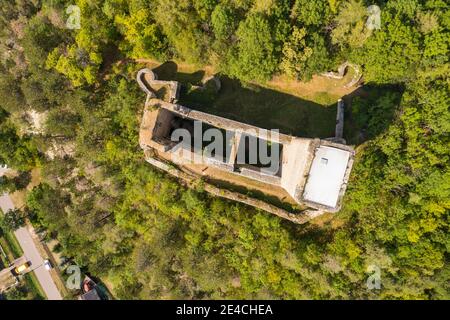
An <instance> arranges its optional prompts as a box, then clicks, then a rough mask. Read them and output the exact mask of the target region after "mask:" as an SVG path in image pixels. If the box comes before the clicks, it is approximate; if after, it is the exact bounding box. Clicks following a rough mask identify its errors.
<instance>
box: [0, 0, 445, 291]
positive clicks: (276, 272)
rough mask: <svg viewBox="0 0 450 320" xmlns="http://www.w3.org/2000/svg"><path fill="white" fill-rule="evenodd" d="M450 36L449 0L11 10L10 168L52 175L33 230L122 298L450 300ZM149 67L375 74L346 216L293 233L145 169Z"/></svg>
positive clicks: (16, 6)
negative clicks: (373, 14)
mask: <svg viewBox="0 0 450 320" xmlns="http://www.w3.org/2000/svg"><path fill="white" fill-rule="evenodd" d="M73 4H76V5H77V6H78V8H79V9H80V11H79V12H80V28H79V29H76V28H75V29H71V28H67V25H66V21H67V19H69V18H70V15H71V14H68V13H67V11H66V9H67V7H68V6H69V5H73ZM372 4H377V5H378V6H379V7H380V9H381V25H380V28H375V29H373V28H369V27H368V25H367V23H366V22H367V19H368V17H369V15H370V13H369V12H368V10H367V7H368V6H369V5H372ZM72 14H73V13H72ZM75 14H76V12H75ZM72 18H73V17H72ZM449 28H450V10H449V3H448V1H445V0H386V1H382V0H379V1H370V2H369V1H363V0H295V1H294V0H178V1H168V0H155V1H146V0H70V1H66V0H2V5H1V7H0V44H1V46H0V59H1V60H0V61H1V64H0V107H1V108H0V135H1V139H0V141H1V142H0V160H1V162H2V163H7V164H8V165H10V166H11V167H14V168H16V169H18V170H21V171H27V170H32V169H33V168H39V169H40V171H41V174H42V182H41V184H39V185H38V186H36V187H35V188H34V189H33V190H32V191H30V192H29V193H28V195H27V210H28V212H29V213H30V215H29V218H30V219H31V220H32V222H33V223H34V224H36V225H39V226H43V227H45V228H47V229H48V230H49V231H50V233H51V234H53V235H54V236H55V237H56V238H57V239H58V241H59V242H60V243H61V245H62V247H63V252H64V254H65V255H66V256H69V257H71V258H72V259H73V260H74V261H75V262H76V263H77V264H78V265H80V266H82V267H83V268H84V269H85V270H86V272H88V273H90V274H93V275H95V276H96V277H98V278H100V279H102V280H103V281H105V282H107V283H108V285H109V287H110V289H111V290H112V293H113V295H114V296H115V297H117V298H127V299H161V298H189V299H207V298H221V299H226V298H236V299H240V298H258V299H266V298H275V299H350V298H357V299H360V298H370V299H449V298H450V295H449V293H450V288H449V284H450V267H449V263H448V262H449V250H450V232H449V223H450V221H449V209H450V169H449V163H450V161H449V160H450V159H449V156H450V152H449V150H450V140H449V131H450V112H449V105H450V92H449V85H450V81H449V74H450V68H449V56H450V55H449V44H450V43H449V42H450V37H449ZM137 59H144V60H145V59H147V60H156V61H160V62H161V63H162V62H164V61H168V60H175V61H179V62H182V63H189V64H193V65H195V66H197V67H199V68H201V67H205V66H210V67H212V68H214V69H215V70H216V71H217V72H218V73H220V74H222V75H224V76H227V77H229V78H232V79H236V80H238V81H241V82H242V83H243V84H244V85H246V86H250V87H251V85H252V84H253V85H254V84H264V83H265V82H266V81H268V80H270V79H272V77H274V76H280V75H282V76H285V77H287V78H289V79H292V80H298V81H308V80H310V79H311V78H312V77H313V76H314V75H318V74H321V73H323V72H326V71H330V70H335V69H337V67H338V66H339V65H340V64H341V63H343V62H345V61H350V62H351V63H354V64H357V65H358V66H360V67H361V70H362V74H363V80H364V86H363V89H364V88H366V90H367V92H368V93H367V95H365V96H358V97H355V98H354V99H353V100H352V117H353V121H354V125H355V127H356V128H357V129H358V130H359V132H361V135H363V136H364V137H365V139H364V140H365V141H363V142H362V143H357V146H356V147H357V156H356V161H355V165H354V168H353V172H352V176H351V180H350V182H349V187H348V190H347V193H346V196H345V199H344V206H343V209H342V210H341V211H340V212H339V213H337V214H336V215H335V216H333V217H332V219H331V220H329V221H328V222H326V223H323V224H319V223H309V224H307V225H301V226H298V225H293V224H291V223H289V222H287V221H282V220H280V219H279V218H277V217H275V216H272V215H270V214H268V213H266V212H262V211H260V210H257V209H254V208H251V207H247V206H245V205H242V204H238V203H234V202H230V201H226V200H223V199H220V198H212V197H210V196H209V195H208V194H206V193H205V192H204V191H202V189H201V188H198V189H186V188H185V187H183V186H181V185H180V184H179V183H178V182H177V181H176V180H175V179H173V178H171V177H168V176H166V175H165V174H163V173H161V172H159V171H157V170H156V169H154V168H152V167H151V166H150V165H149V164H147V163H145V161H144V159H143V155H142V153H141V150H140V148H139V145H138V127H139V118H140V115H141V112H142V107H143V103H144V99H145V97H144V96H143V94H142V93H141V92H140V91H139V88H138V87H137V85H136V83H135V81H134V77H135V74H136V72H137V70H138V69H139V68H140V67H141V66H142V65H141V64H139V63H138V61H137ZM255 94H258V93H257V92H256V93H255ZM31 111H36V112H39V113H45V114H47V117H46V121H45V124H44V125H43V126H42V128H41V129H40V131H38V132H36V130H34V131H30V130H28V129H27V128H29V127H30V125H31V122H32V121H30V120H29V119H28V118H27V116H26V115H27V114H29V113H30V112H31ZM55 146H64V147H65V150H72V151H71V152H66V153H65V154H64V155H61V154H60V153H58V152H57V151H55V150H57V148H56V147H55ZM58 150H59V149H58ZM49 155H50V156H49ZM373 266H375V267H377V268H379V270H380V271H381V288H380V289H375V290H368V289H367V286H366V281H367V278H368V277H369V276H370V274H371V272H370V270H373ZM368 270H369V271H368Z"/></svg>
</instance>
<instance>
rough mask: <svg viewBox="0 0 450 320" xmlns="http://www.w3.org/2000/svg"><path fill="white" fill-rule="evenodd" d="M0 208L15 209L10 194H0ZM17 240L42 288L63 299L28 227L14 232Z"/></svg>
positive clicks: (51, 297)
mask: <svg viewBox="0 0 450 320" xmlns="http://www.w3.org/2000/svg"><path fill="white" fill-rule="evenodd" d="M3 173H4V172H3V170H0V176H1V175H3ZM0 208H1V209H2V211H3V212H7V211H8V210H12V209H14V204H13V202H12V201H11V198H10V197H9V195H8V194H4V195H2V196H0ZM14 234H15V236H16V238H17V241H18V242H19V244H20V246H21V247H22V250H23V253H24V256H25V258H26V259H27V261H30V262H31V267H30V268H31V269H32V270H33V271H34V273H35V274H36V278H37V279H38V281H39V283H40V285H41V287H42V289H43V290H44V292H45V294H46V295H47V298H48V299H49V300H62V296H61V294H60V293H59V291H58V288H57V287H56V285H55V282H54V281H53V279H52V277H51V275H50V272H49V271H48V270H46V269H45V267H44V266H43V263H44V259H43V258H42V257H41V255H40V254H39V250H38V249H37V247H36V244H35V243H34V241H33V238H32V236H31V233H30V231H29V230H28V229H27V228H26V227H22V228H19V229H17V230H16V231H15V232H14Z"/></svg>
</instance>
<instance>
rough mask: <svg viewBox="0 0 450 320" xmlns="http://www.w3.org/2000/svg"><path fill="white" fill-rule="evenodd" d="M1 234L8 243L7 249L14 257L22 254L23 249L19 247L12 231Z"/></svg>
mask: <svg viewBox="0 0 450 320" xmlns="http://www.w3.org/2000/svg"><path fill="white" fill-rule="evenodd" d="M3 236H4V238H5V240H6V242H7V243H8V245H9V249H10V250H11V253H12V255H13V256H14V259H17V258H20V257H21V256H22V255H23V250H22V248H21V247H20V245H19V242H17V239H16V236H15V235H14V234H13V233H12V232H5V234H4V235H3Z"/></svg>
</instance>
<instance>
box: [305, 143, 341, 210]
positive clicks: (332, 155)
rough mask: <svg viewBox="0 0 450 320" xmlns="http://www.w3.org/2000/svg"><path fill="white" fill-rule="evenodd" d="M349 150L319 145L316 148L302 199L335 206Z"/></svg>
mask: <svg viewBox="0 0 450 320" xmlns="http://www.w3.org/2000/svg"><path fill="white" fill-rule="evenodd" d="M349 158H350V152H349V151H346V150H342V149H337V148H333V147H326V146H321V147H319V148H318V149H317V150H316V154H315V156H314V159H313V162H312V165H311V170H310V171H309V176H308V181H307V182H306V186H305V190H304V192H303V199H305V200H308V201H312V202H315V203H319V204H322V205H325V206H328V207H332V208H335V207H336V206H337V201H338V198H339V191H340V190H341V187H342V183H343V182H344V175H345V171H346V169H347V164H348V160H349Z"/></svg>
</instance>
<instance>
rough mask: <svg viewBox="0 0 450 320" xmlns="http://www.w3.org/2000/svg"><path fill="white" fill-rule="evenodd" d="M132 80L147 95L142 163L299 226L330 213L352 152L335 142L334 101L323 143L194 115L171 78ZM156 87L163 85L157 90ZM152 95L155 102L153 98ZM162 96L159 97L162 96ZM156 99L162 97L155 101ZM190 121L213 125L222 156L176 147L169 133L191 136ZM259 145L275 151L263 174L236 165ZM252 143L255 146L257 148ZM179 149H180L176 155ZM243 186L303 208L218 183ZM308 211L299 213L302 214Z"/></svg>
mask: <svg viewBox="0 0 450 320" xmlns="http://www.w3.org/2000/svg"><path fill="white" fill-rule="evenodd" d="M137 81H138V83H139V85H140V87H141V88H142V90H144V91H145V92H146V93H147V100H146V103H145V109H144V113H143V117H142V122H141V127H140V134H139V144H140V146H141V148H142V149H143V150H144V153H145V157H146V160H147V161H148V162H149V163H151V164H153V165H155V166H157V167H159V168H160V169H163V170H165V171H168V172H169V173H172V174H174V175H175V176H177V177H179V178H182V179H185V180H191V181H192V180H195V179H196V178H198V177H206V178H207V179H206V181H208V186H209V188H205V189H206V190H207V191H209V192H211V193H213V194H216V195H218V196H223V197H225V198H229V199H233V200H236V201H240V202H244V203H246V204H250V205H253V206H255V207H258V208H261V209H264V210H266V211H269V212H272V213H274V214H277V215H279V216H282V217H284V218H287V219H290V220H292V221H294V222H297V223H303V222H305V221H307V220H309V219H310V218H311V217H314V216H317V215H319V214H321V213H323V212H337V211H338V210H339V209H340V207H341V203H342V197H343V195H344V193H345V190H346V187H347V181H348V178H349V175H350V171H351V168H352V164H353V156H354V151H353V149H352V148H351V147H349V146H346V145H345V144H342V143H338V142H345V141H344V140H343V139H342V128H343V103H342V101H340V102H339V106H338V109H339V110H338V115H337V125H338V128H337V129H336V132H337V133H336V134H337V135H339V136H336V137H333V138H330V139H325V140H321V139H311V138H301V137H295V136H291V135H286V134H282V133H279V134H272V133H271V132H269V131H267V130H265V129H261V128H257V127H254V126H251V125H249V124H245V123H241V122H237V121H234V120H230V119H226V118H223V117H219V116H215V115H212V114H208V113H205V112H200V111H197V110H193V109H190V108H187V107H185V106H182V105H179V104H177V100H178V94H179V88H180V84H179V83H178V82H176V81H159V80H157V79H156V75H155V74H154V73H153V72H152V71H151V70H149V69H142V70H140V71H139V72H138V75H137ZM161 88H164V90H163V91H161ZM157 92H159V93H160V94H159V97H158V96H157ZM161 92H162V94H161ZM161 95H162V97H161ZM195 122H197V123H201V124H202V125H203V128H214V129H217V130H219V131H221V132H223V133H224V136H225V137H226V138H225V139H224V141H223V144H224V152H223V153H218V152H216V153H215V154H214V156H212V155H211V154H210V155H209V156H208V155H206V156H205V155H204V154H205V152H204V151H205V150H203V148H204V146H203V145H195V143H193V142H190V141H187V142H186V141H183V143H182V144H180V143H179V142H178V141H174V139H173V133H174V131H175V130H176V129H178V128H184V129H186V130H188V131H189V132H191V133H192V134H193V135H195V134H203V131H200V132H196V131H195V130H196V129H194V127H195ZM251 139H253V140H258V142H259V143H261V142H265V143H267V144H269V145H270V146H271V148H273V149H271V150H276V151H277V152H278V154H279V157H278V159H279V161H278V162H277V163H276V164H275V166H274V165H273V164H272V169H273V168H275V170H271V171H270V172H269V170H267V168H266V167H265V166H264V165H261V164H259V162H258V161H259V160H258V161H256V164H255V163H254V162H249V161H247V158H243V159H241V160H244V161H237V158H238V157H237V155H238V153H239V151H240V150H244V152H243V154H245V152H246V151H248V149H249V143H250V142H249V141H251ZM257 145H258V144H257ZM181 151H182V152H181ZM195 154H197V155H198V154H203V155H204V156H203V158H202V160H203V161H202V162H201V163H198V162H196V161H193V160H192V159H194V157H195ZM225 184H226V185H233V186H237V187H242V188H243V190H254V191H257V192H260V193H262V194H263V195H267V197H276V198H278V199H280V201H282V202H286V203H290V204H292V205H295V206H296V207H299V208H303V211H301V212H298V213H291V212H287V211H286V210H284V209H281V208H279V207H276V206H274V205H272V204H269V203H265V201H264V200H260V199H254V198H250V197H248V196H246V195H245V193H242V192H241V193H239V192H235V191H229V190H226V188H225V187H223V186H224V185H225ZM308 208H309V209H310V208H312V209H315V210H305V209H308Z"/></svg>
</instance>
